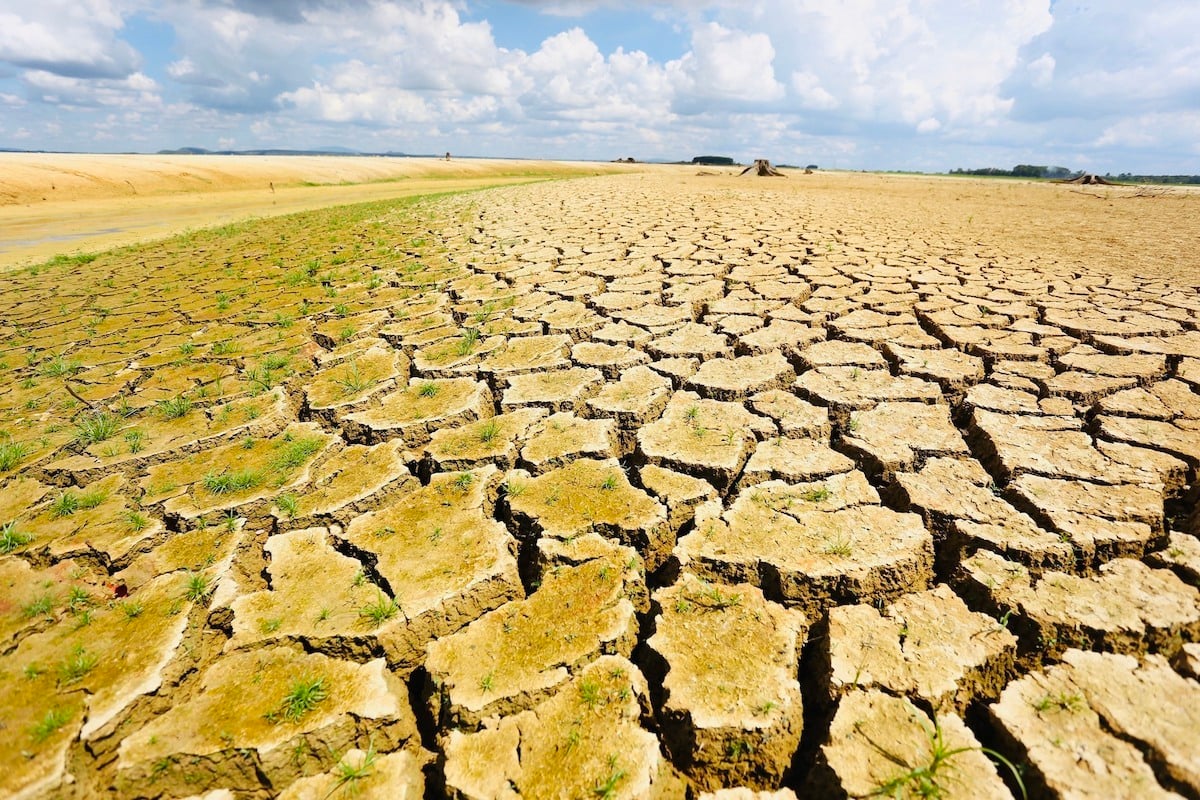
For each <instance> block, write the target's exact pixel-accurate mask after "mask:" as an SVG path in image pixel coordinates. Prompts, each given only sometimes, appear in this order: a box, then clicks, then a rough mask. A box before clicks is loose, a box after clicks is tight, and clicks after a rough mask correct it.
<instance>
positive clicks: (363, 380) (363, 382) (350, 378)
mask: <svg viewBox="0 0 1200 800" xmlns="http://www.w3.org/2000/svg"><path fill="white" fill-rule="evenodd" d="M377 382H378V381H376V380H375V379H374V378H368V377H367V376H365V375H363V374H362V372H360V371H359V369H358V361H357V360H355V359H350V367H349V368H348V369H347V370H346V372H345V374H344V375H343V376H342V377H341V378H337V379H336V383H337V385H338V386H340V387H341V389H342V394H343V395H346V396H351V395H356V394H359V393H360V392H365V391H366V390H367V389H370V388H371V387H372V386H374V385H375V384H376V383H377Z"/></svg>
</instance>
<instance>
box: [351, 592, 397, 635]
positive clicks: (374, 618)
mask: <svg viewBox="0 0 1200 800" xmlns="http://www.w3.org/2000/svg"><path fill="white" fill-rule="evenodd" d="M398 613H400V606H398V605H396V601H395V600H393V599H392V598H390V597H388V596H387V595H385V594H384V593H383V592H379V593H378V594H377V595H376V597H375V602H374V603H369V604H368V605H365V606H363V607H362V608H360V609H359V610H358V615H359V616H360V617H364V618H365V619H369V620H370V621H371V624H373V625H375V626H376V627H378V626H380V625H382V624H383V623H385V622H387V621H388V620H389V619H391V618H392V617H394V616H396V614H398Z"/></svg>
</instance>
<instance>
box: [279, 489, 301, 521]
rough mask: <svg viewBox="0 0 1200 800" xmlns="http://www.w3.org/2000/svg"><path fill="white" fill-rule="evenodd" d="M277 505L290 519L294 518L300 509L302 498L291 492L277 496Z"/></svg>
mask: <svg viewBox="0 0 1200 800" xmlns="http://www.w3.org/2000/svg"><path fill="white" fill-rule="evenodd" d="M275 505H276V506H278V507H279V510H280V512H282V513H283V514H284V515H285V516H286V517H287V518H288V519H293V518H294V517H295V516H296V514H297V513H299V511H300V499H299V498H298V497H296V495H294V494H291V493H290V492H289V493H288V494H281V495H280V496H279V497H277V498H276V499H275Z"/></svg>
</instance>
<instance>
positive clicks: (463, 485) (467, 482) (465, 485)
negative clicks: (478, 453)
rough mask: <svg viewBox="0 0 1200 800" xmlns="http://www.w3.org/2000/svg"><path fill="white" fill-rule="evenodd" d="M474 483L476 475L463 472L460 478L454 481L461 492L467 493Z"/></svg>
mask: <svg viewBox="0 0 1200 800" xmlns="http://www.w3.org/2000/svg"><path fill="white" fill-rule="evenodd" d="M474 481H475V476H474V475H472V474H471V473H469V472H463V473H460V474H459V476H458V477H457V478H455V479H454V485H455V486H456V487H457V488H458V489H460V490H461V491H464V492H465V491H467V490H468V489H470V488H471V484H472V483H473V482H474Z"/></svg>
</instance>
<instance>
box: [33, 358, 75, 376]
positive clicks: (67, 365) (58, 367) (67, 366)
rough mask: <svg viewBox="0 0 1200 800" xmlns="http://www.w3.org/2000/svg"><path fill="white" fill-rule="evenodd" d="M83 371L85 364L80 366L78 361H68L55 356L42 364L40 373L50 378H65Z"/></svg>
mask: <svg viewBox="0 0 1200 800" xmlns="http://www.w3.org/2000/svg"><path fill="white" fill-rule="evenodd" d="M82 369H83V364H80V363H79V362H78V361H74V360H68V359H65V358H63V357H62V356H55V357H54V358H52V359H50V360H49V361H47V362H46V363H44V364H42V368H41V370H40V372H41V373H42V374H43V375H45V376H46V377H48V378H63V377H70V376H72V375H74V374H75V373H77V372H79V371H80V370H82Z"/></svg>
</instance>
